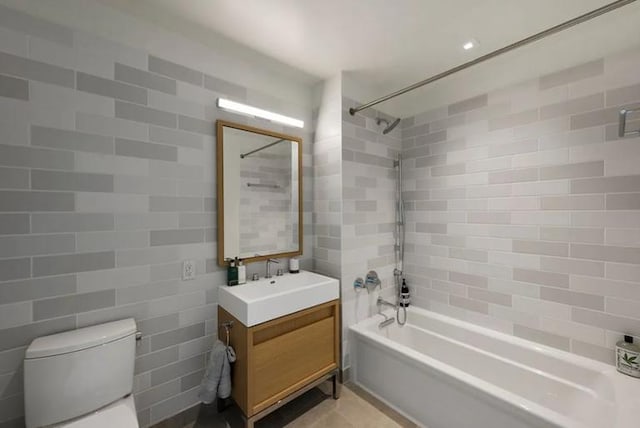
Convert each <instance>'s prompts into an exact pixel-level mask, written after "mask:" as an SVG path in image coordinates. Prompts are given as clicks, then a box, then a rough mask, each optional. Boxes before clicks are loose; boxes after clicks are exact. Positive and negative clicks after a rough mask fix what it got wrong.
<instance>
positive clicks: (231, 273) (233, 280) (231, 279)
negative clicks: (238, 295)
mask: <svg viewBox="0 0 640 428" xmlns="http://www.w3.org/2000/svg"><path fill="white" fill-rule="evenodd" d="M227 285H228V286H232V285H238V267H237V266H236V261H235V260H233V259H229V265H228V266H227Z"/></svg>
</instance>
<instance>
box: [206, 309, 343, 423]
mask: <svg viewBox="0 0 640 428" xmlns="http://www.w3.org/2000/svg"><path fill="white" fill-rule="evenodd" d="M228 321H233V322H234V325H233V327H232V328H231V336H230V342H231V344H232V346H233V347H234V349H235V350H236V357H237V359H236V362H235V363H234V364H233V367H232V378H233V388H232V396H233V399H234V400H235V402H236V403H237V404H238V406H239V407H240V408H241V409H242V411H243V413H244V414H245V415H246V416H247V417H251V416H253V415H255V414H257V413H259V412H261V411H263V410H265V409H266V408H268V407H269V406H271V405H272V404H275V403H277V402H278V401H280V400H282V399H284V398H286V397H287V396H289V395H290V394H292V393H294V392H296V391H298V390H299V389H301V388H304V387H305V386H307V385H309V384H310V383H312V382H314V381H316V380H318V379H320V378H321V377H322V376H325V375H327V374H329V373H330V372H332V371H333V370H335V369H337V368H338V367H339V361H340V304H339V301H338V300H334V301H331V302H327V303H323V304H320V305H317V306H314V307H312V308H308V309H304V310H302V311H299V312H296V313H293V314H290V315H286V316H283V317H280V318H276V319H274V320H271V321H267V322H265V323H262V324H259V325H256V326H253V327H246V326H244V325H243V324H242V323H240V322H239V321H238V320H237V319H235V318H234V317H233V316H232V315H231V314H229V313H228V312H227V311H225V310H224V309H223V308H221V307H218V323H219V326H220V327H221V331H224V329H223V328H222V323H224V322H228Z"/></svg>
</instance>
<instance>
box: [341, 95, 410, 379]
mask: <svg viewBox="0 0 640 428" xmlns="http://www.w3.org/2000/svg"><path fill="white" fill-rule="evenodd" d="M356 104H360V103H359V102H356V101H355V100H352V99H350V98H347V97H343V99H342V204H343V210H342V273H341V280H342V281H341V282H342V314H343V340H344V342H343V343H344V345H343V352H344V357H343V358H344V364H345V367H348V366H349V365H350V359H349V355H348V350H349V345H348V334H347V333H348V327H349V326H350V325H352V324H354V323H356V322H358V321H361V320H362V319H364V318H367V317H369V316H372V315H373V314H375V313H376V311H377V308H376V306H375V303H373V304H372V298H373V297H376V296H377V295H378V293H380V294H382V295H383V296H384V297H385V298H387V299H389V300H392V299H393V298H395V297H394V290H395V285H394V280H393V269H394V267H395V257H394V247H393V246H394V242H395V241H394V231H395V226H394V222H395V203H396V202H395V201H396V197H395V194H396V178H395V169H394V160H395V159H396V158H397V156H398V154H399V153H400V151H401V138H400V137H401V132H400V128H399V127H397V128H396V129H394V130H393V131H391V132H390V133H389V134H387V135H383V134H382V129H383V126H379V125H377V124H376V118H377V117H382V118H385V119H387V120H389V122H393V120H394V119H395V118H391V117H390V116H388V115H386V114H384V113H382V112H379V111H377V110H375V109H368V110H364V111H362V112H360V113H357V114H356V115H355V116H351V115H350V114H349V108H351V107H355V105H356ZM370 270H375V271H376V272H377V273H378V276H379V278H380V280H381V282H382V287H381V290H376V292H375V293H372V294H371V295H370V294H368V293H367V291H365V290H360V291H359V292H356V291H355V290H354V288H353V282H354V280H355V279H356V278H357V277H362V278H364V277H365V275H366V274H367V272H368V271H370Z"/></svg>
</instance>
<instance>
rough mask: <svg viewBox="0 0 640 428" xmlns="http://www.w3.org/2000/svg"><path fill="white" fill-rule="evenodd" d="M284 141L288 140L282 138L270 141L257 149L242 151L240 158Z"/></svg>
mask: <svg viewBox="0 0 640 428" xmlns="http://www.w3.org/2000/svg"><path fill="white" fill-rule="evenodd" d="M283 141H287V140H285V139H284V138H281V139H280V140H277V141H274V142H273V143H269V144H267V145H266V146H262V147H259V148H257V149H255V150H251V151H250V152H247V153H240V159H244V158H246V157H247V156H249V155H252V154H254V153H257V152H259V151H261V150H264V149H268V148H269V147H271V146H275V145H276V144H278V143H282V142H283Z"/></svg>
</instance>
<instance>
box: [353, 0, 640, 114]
mask: <svg viewBox="0 0 640 428" xmlns="http://www.w3.org/2000/svg"><path fill="white" fill-rule="evenodd" d="M635 1H636V0H617V1H614V2H612V3H609V4H606V5H604V6H602V7H599V8H598V9H594V10H592V11H591V12H587V13H585V14H583V15H580V16H577V17H575V18H573V19H570V20H568V21H565V22H563V23H561V24H558V25H556V26H553V27H551V28H548V29H546V30H544V31H541V32H539V33H536V34H534V35H532V36H529V37H527V38H524V39H522V40H519V41H517V42H515V43H512V44H510V45H508V46H505V47H503V48H500V49H498V50H495V51H493V52H490V53H488V54H486V55H482V56H480V57H478V58H476V59H474V60H471V61H468V62H465V63H464V64H461V65H459V66H457V67H453V68H451V69H449V70H447V71H443V72H442V73H439V74H436V75H435V76H431V77H429V78H428V79H425V80H422V81H420V82H418V83H414V84H413V85H411V86H407V87H406V88H403V89H400V90H399V91H396V92H393V93H391V94H389V95H385V96H384V97H381V98H378V99H376V100H373V101H371V102H368V103H366V104H362V105H359V106H357V107H352V108H350V109H349V113H350V114H351V116H353V115H355V114H356V113H357V112H359V111H362V110H365V109H368V108H370V107H373V106H375V105H377V104H380V103H382V102H385V101H388V100H390V99H392V98H395V97H397V96H399V95H403V94H406V93H407V92H410V91H413V90H414V89H418V88H420V87H422V86H424V85H427V84H429V83H432V82H435V81H436V80H440V79H442V78H444V77H447V76H450V75H452V74H454V73H457V72H459V71H462V70H464V69H466V68H469V67H472V66H474V65H476V64H480V63H481V62H484V61H487V60H490V59H492V58H495V57H497V56H498V55H502V54H503V53H507V52H509V51H512V50H514V49H517V48H519V47H522V46H525V45H528V44H529V43H533V42H536V41H538V40H540V39H543V38H545V37H547V36H550V35H552V34H555V33H559V32H560V31H563V30H566V29H567V28H571V27H573V26H575V25H578V24H581V23H583V22H586V21H589V20H591V19H593V18H596V17H598V16H600V15H604V14H605V13H608V12H611V11H613V10H616V9H618V8H620V7H622V6H626V5H628V4H631V3H633V2H635Z"/></svg>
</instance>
